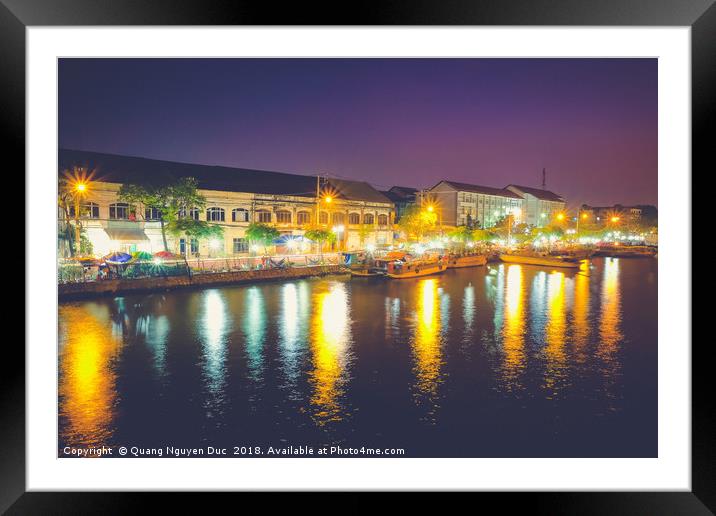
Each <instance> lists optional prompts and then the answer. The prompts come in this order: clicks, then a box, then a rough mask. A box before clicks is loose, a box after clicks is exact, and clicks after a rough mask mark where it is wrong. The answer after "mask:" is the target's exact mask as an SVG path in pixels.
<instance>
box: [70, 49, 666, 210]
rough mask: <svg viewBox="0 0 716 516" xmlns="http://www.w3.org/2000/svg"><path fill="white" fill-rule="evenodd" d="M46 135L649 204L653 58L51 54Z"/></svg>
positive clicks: (652, 190)
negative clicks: (54, 119)
mask: <svg viewBox="0 0 716 516" xmlns="http://www.w3.org/2000/svg"><path fill="white" fill-rule="evenodd" d="M59 143H60V146H61V147H65V148H70V149H82V150H90V151H98V152H110V153H116V154H127V155H132V156H142V157H148V158H157V159H164V160H171V161H184V162H191V163H203V164H213V165H227V166H236V167H245V168H258V169H266V170H277V171H282V172H296V173H302V174H316V173H320V174H323V175H329V176H331V175H332V176H336V177H345V178H350V179H358V180H364V181H368V182H370V183H372V184H373V185H375V186H376V187H378V188H380V189H387V188H389V187H390V186H392V185H400V186H414V187H430V186H432V185H434V184H435V183H437V182H438V181H439V180H440V179H451V180H454V181H462V182H468V183H476V184H482V185H487V186H494V187H503V186H505V185H507V184H508V183H516V184H523V185H527V186H536V187H539V185H540V183H541V180H542V168H543V167H545V168H546V169H547V188H548V189H550V190H553V191H555V192H557V193H559V194H561V195H563V196H565V197H566V198H567V200H568V202H569V205H570V206H571V207H574V206H576V205H577V204H578V203H582V202H586V203H589V204H594V205H610V204H614V203H621V204H626V205H628V204H656V203H657V60H656V59H61V60H60V66H59Z"/></svg>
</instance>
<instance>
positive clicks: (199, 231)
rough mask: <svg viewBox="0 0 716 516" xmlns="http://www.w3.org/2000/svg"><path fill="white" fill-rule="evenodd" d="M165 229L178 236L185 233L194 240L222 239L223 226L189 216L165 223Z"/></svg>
mask: <svg viewBox="0 0 716 516" xmlns="http://www.w3.org/2000/svg"><path fill="white" fill-rule="evenodd" d="M167 231H168V232H169V233H171V234H172V235H174V237H175V238H178V237H179V236H181V235H185V236H186V237H187V238H190V239H196V240H212V239H216V240H223V239H224V228H222V227H221V226H219V225H218V224H209V223H208V222H206V221H205V220H194V219H192V218H191V217H180V218H177V219H175V220H173V221H171V222H169V223H167Z"/></svg>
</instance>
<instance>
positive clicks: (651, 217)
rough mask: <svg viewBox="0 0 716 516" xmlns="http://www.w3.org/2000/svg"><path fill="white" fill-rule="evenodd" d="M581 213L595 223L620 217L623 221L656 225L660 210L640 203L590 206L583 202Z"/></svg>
mask: <svg viewBox="0 0 716 516" xmlns="http://www.w3.org/2000/svg"><path fill="white" fill-rule="evenodd" d="M580 214H581V215H582V216H583V217H584V218H585V220H590V221H592V222H595V223H600V222H601V223H606V222H608V221H609V220H610V219H611V218H612V217H619V218H620V219H621V220H622V221H623V222H632V223H640V224H643V225H647V226H650V225H651V226H655V225H656V224H657V221H658V210H657V208H656V206H653V205H649V204H640V205H636V206H624V205H622V204H614V205H613V206H589V205H587V204H583V205H582V206H581V208H580Z"/></svg>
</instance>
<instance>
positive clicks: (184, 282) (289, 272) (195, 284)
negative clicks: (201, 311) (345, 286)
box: [57, 265, 346, 301]
mask: <svg viewBox="0 0 716 516" xmlns="http://www.w3.org/2000/svg"><path fill="white" fill-rule="evenodd" d="M345 272H346V270H345V268H344V267H343V266H341V265H316V266H311V267H293V268H287V269H259V270H247V271H230V272H215V273H210V274H194V275H192V276H191V277H189V276H172V277H165V278H139V279H116V280H103V281H92V282H86V283H61V284H59V285H57V295H58V299H59V300H60V301H69V300H73V299H87V298H92V297H102V296H118V295H124V294H139V293H148V292H164V291H168V290H174V289H180V288H204V287H214V286H226V285H239V284H244V283H257V282H263V281H277V280H285V279H300V278H309V277H312V276H326V275H329V274H342V273H345Z"/></svg>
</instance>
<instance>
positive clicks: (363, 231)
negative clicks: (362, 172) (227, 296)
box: [58, 149, 394, 257]
mask: <svg viewBox="0 0 716 516" xmlns="http://www.w3.org/2000/svg"><path fill="white" fill-rule="evenodd" d="M58 158H59V159H58V164H59V173H60V174H63V173H65V172H67V171H69V172H73V171H75V170H77V169H81V170H82V171H83V172H84V173H91V174H92V175H93V177H92V181H91V184H90V187H89V188H88V189H87V191H86V193H84V194H83V195H82V200H81V208H80V214H81V225H82V228H83V230H84V231H85V234H86V236H87V238H88V239H89V240H90V242H91V243H92V246H93V252H94V254H95V255H98V256H102V255H105V254H107V253H110V252H113V251H123V252H134V251H147V252H151V253H155V252H157V251H161V250H163V249H164V243H163V240H162V234H161V227H160V222H159V213H157V212H156V211H155V210H152V209H149V208H146V207H144V206H130V205H129V204H127V203H125V202H122V201H120V200H119V199H118V195H117V192H118V191H119V189H120V187H121V185H123V184H144V185H146V184H150V185H151V184H162V183H172V182H175V181H176V180H178V179H180V178H183V177H193V178H194V179H196V180H197V182H198V186H199V193H201V194H202V195H203V196H204V197H205V198H206V201H207V204H206V207H205V208H204V209H201V210H199V209H192V210H190V213H189V214H188V216H191V217H193V218H195V219H197V220H206V221H209V222H211V223H213V224H218V225H220V226H222V227H223V229H224V240H223V242H220V241H212V242H209V241H187V240H186V239H184V238H178V239H175V238H173V237H172V236H171V235H167V238H168V245H169V249H170V250H171V251H173V252H179V253H181V254H184V255H186V256H195V255H199V256H204V257H207V256H230V255H245V254H249V253H250V252H251V249H250V247H249V242H248V241H247V239H246V229H247V227H248V226H249V224H250V223H251V222H262V223H267V224H271V225H273V226H275V227H276V228H277V229H278V230H279V232H280V233H281V235H282V236H286V237H287V238H286V242H288V241H289V240H291V238H290V237H295V236H300V235H303V234H304V232H305V231H306V229H307V228H308V227H311V226H315V225H316V219H317V221H318V225H319V226H320V227H323V228H326V229H329V230H331V231H334V232H335V233H336V236H337V244H336V248H338V249H342V250H354V249H360V248H365V247H367V246H370V245H389V244H391V243H392V241H393V230H392V222H393V216H394V207H393V204H392V203H391V201H390V200H389V199H388V198H387V197H385V196H384V195H383V194H381V193H380V192H379V191H377V190H376V189H375V188H373V187H372V186H371V185H370V184H368V183H365V182H360V181H349V180H344V179H334V178H318V177H317V176H307V175H300V174H288V173H283V172H272V171H265V170H254V169H242V168H231V167H221V166H210V165H198V164H190V163H176V162H169V161H161V160H154V159H147V158H138V157H131V156H120V155H115V154H104V153H97V152H87V151H77V150H69V149H60V151H59V156H58ZM328 197H330V201H331V202H326V201H327V198H328ZM58 222H59V224H58V227H59V226H61V225H62V223H63V217H62V215H61V214H60V215H59V216H58ZM60 237H61V232H60ZM301 245H303V244H301ZM280 246H281V244H279V247H280ZM66 248H67V246H66V245H63V243H62V238H60V253H61V255H62V254H65V252H66ZM298 250H303V251H307V250H308V249H307V248H306V247H305V245H304V247H303V249H300V248H299V249H297V251H298ZM283 251H284V252H288V251H289V249H283Z"/></svg>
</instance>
